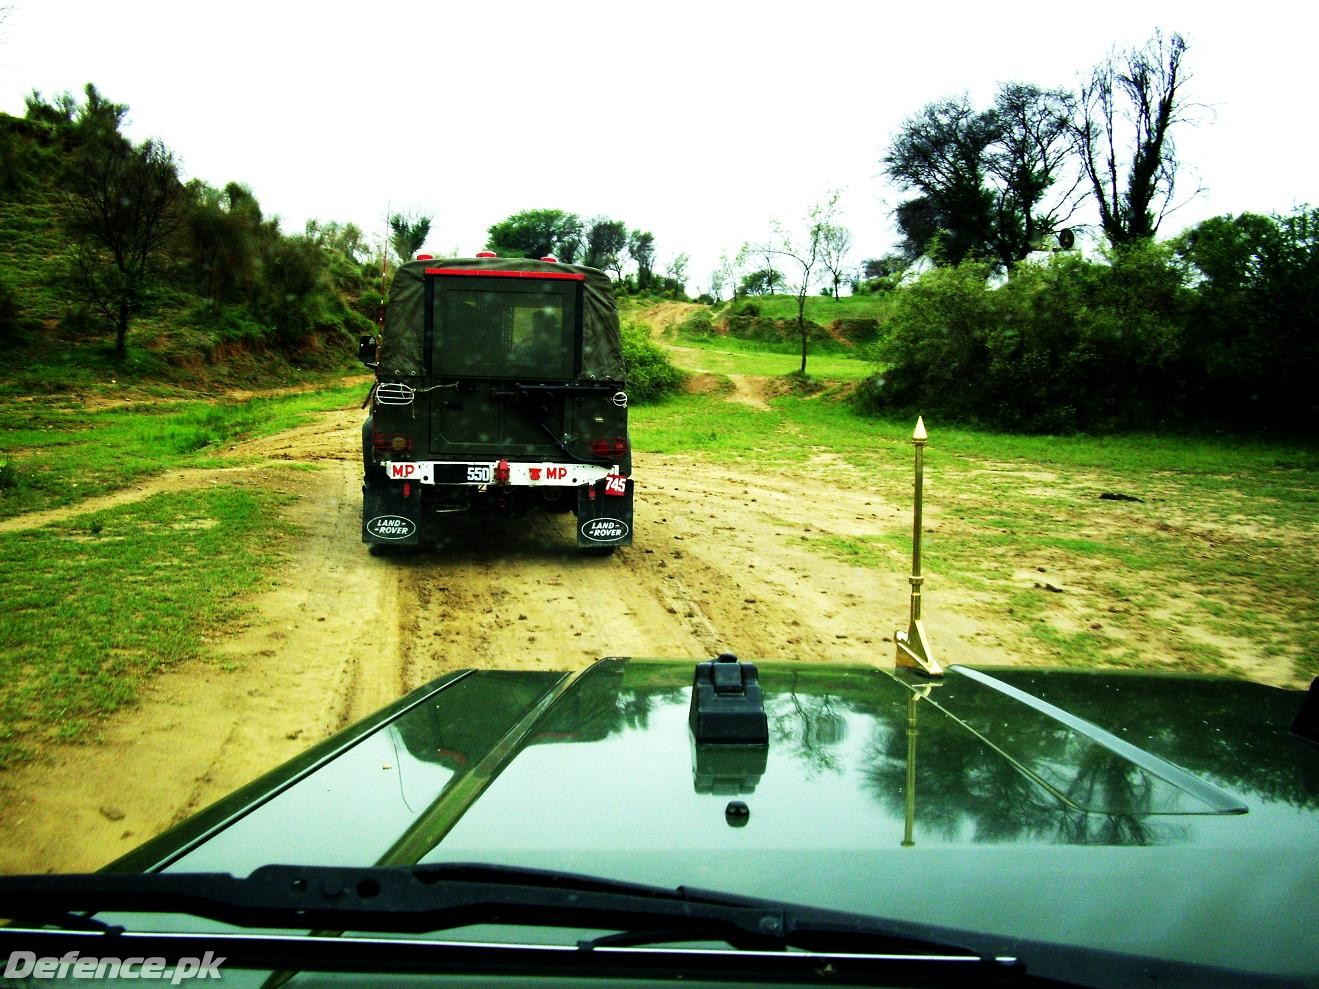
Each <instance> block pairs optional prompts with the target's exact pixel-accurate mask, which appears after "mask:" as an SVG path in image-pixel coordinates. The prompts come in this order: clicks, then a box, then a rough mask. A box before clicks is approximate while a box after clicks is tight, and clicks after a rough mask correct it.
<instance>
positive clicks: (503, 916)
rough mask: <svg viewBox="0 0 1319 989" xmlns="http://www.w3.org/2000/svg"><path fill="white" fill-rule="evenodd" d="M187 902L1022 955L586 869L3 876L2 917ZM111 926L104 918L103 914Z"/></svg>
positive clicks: (300, 922)
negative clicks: (605, 876) (621, 879)
mask: <svg viewBox="0 0 1319 989" xmlns="http://www.w3.org/2000/svg"><path fill="white" fill-rule="evenodd" d="M105 911H131V912H135V913H152V914H164V913H176V914H187V915H190V916H194V917H203V918H207V919H210V920H216V921H221V922H223V923H227V924H233V925H235V926H239V927H259V928H274V929H295V930H308V929H311V930H334V931H348V930H352V931H362V932H391V933H408V934H419V933H433V932H436V931H443V930H449V929H453V928H457V927H466V926H469V925H473V924H482V923H499V924H513V925H527V926H543V927H560V928H573V927H575V928H588V929H594V930H608V931H616V932H619V933H618V934H613V935H605V936H603V937H600V938H598V939H595V940H593V941H584V942H581V943H580V944H579V947H580V948H582V949H585V950H592V949H595V948H603V947H616V946H622V945H639V944H661V943H670V942H681V941H693V940H700V941H724V942H727V943H728V944H729V945H731V946H733V947H734V948H738V949H745V950H771V951H782V950H785V949H787V948H789V947H792V948H797V949H803V950H809V951H857V950H865V951H868V952H875V951H883V952H887V953H902V954H914V955H920V954H940V955H950V954H951V955H960V956H965V957H968V958H980V959H981V960H982V961H985V962H986V963H996V964H1010V963H1011V961H1012V960H1011V959H993V958H992V957H991V955H989V954H987V953H985V952H981V951H978V950H975V949H973V948H970V947H967V946H966V945H965V944H960V943H959V944H953V943H949V942H947V941H944V940H941V939H938V938H936V937H932V936H931V935H930V932H931V931H933V930H934V929H933V928H929V927H926V926H924V925H919V924H908V923H902V922H896V921H886V920H877V919H874V918H869V917H865V916H861V915H853V914H845V913H840V912H836V911H826V910H818V909H815V908H809V907H797V906H792V905H789V904H783V903H776V902H773V901H766V900H756V899H751V898H747V897H737V896H730V895H727V894H722V893H712V892H707V891H702V890H697V889H692V888H690V887H678V888H676V889H665V888H662V887H656V886H645V885H641V884H636V883H627V882H618V881H614V880H606V879H598V878H594V877H590V876H583V875H578V874H575V873H563V872H555V871H550V870H537V869H518V868H509V867H502V866H489V865H467V864H437V865H419V866H408V867H389V868H380V867H373V868H344V867H334V866H328V867H327V866H290V865H267V866H262V867H261V868H259V869H257V870H256V871H255V872H253V873H252V874H251V875H250V876H248V877H246V878H236V877H234V876H231V875H228V874H226V873H150V874H145V875H137V874H119V873H92V874H84V875H52V876H5V877H0V916H6V917H12V918H15V919H17V920H19V921H20V922H22V923H27V924H32V923H37V924H42V923H44V924H51V923H54V924H59V925H61V926H65V927H70V926H75V925H76V926H80V927H83V928H86V927H87V926H89V923H88V919H87V918H86V917H83V916H80V915H82V914H95V913H100V912H105ZM97 926H99V925H97Z"/></svg>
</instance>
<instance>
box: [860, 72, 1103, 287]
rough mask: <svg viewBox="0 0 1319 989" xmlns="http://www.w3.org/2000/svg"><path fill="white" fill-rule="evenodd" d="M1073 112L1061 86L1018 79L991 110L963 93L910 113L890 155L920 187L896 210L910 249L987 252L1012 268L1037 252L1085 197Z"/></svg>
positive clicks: (943, 258)
mask: <svg viewBox="0 0 1319 989" xmlns="http://www.w3.org/2000/svg"><path fill="white" fill-rule="evenodd" d="M1070 111H1071V103H1070V99H1069V98H1068V96H1067V95H1066V94H1065V93H1063V92H1061V91H1059V90H1044V89H1041V88H1039V87H1038V86H1033V85H1028V84H1023V83H1010V84H1005V85H1002V86H1000V87H999V90H998V93H997V96H996V98H995V102H994V106H993V107H992V108H990V109H989V110H984V111H980V110H976V109H975V108H973V107H972V106H971V104H970V101H969V100H968V99H967V97H965V96H962V97H960V98H956V99H945V100H942V101H939V102H936V103H931V104H929V105H928V106H926V107H925V108H924V110H922V111H921V112H920V113H918V114H916V115H915V116H914V117H911V118H910V119H908V120H907V121H906V122H905V123H904V124H903V126H902V128H901V129H900V130H899V132H898V136H897V138H896V139H895V140H894V142H893V146H892V147H891V148H890V150H889V153H888V155H887V156H885V158H884V165H885V168H886V170H887V172H888V174H889V175H890V176H891V177H892V178H893V179H894V180H895V181H897V182H898V183H899V184H900V185H902V186H903V187H904V188H906V189H909V190H913V191H915V192H917V193H919V195H917V196H915V197H913V198H912V199H909V200H906V201H905V202H903V203H901V204H899V206H898V209H897V211H896V212H897V221H898V226H899V229H901V230H902V232H903V236H904V244H903V253H904V254H905V255H906V256H907V257H908V258H909V259H911V260H914V259H916V258H918V257H920V256H921V255H930V256H931V257H934V258H935V259H936V260H937V261H940V262H947V263H949V264H956V263H958V262H960V261H961V260H963V259H964V258H983V259H987V260H992V261H994V262H995V263H996V264H997V265H1000V266H1002V267H1004V268H1008V269H1011V268H1012V267H1013V266H1014V265H1016V263H1017V262H1018V261H1020V260H1021V259H1023V258H1024V257H1026V255H1027V254H1029V253H1030V252H1031V251H1032V250H1035V249H1036V247H1037V245H1038V242H1039V240H1040V239H1041V238H1042V237H1043V236H1044V235H1045V234H1048V233H1051V232H1052V231H1053V230H1055V229H1057V228H1058V226H1059V225H1061V224H1062V223H1063V222H1065V221H1066V219H1068V218H1069V217H1070V216H1071V215H1072V214H1073V213H1075V211H1076V209H1077V207H1078V205H1079V203H1080V201H1081V198H1082V197H1081V195H1080V194H1079V192H1078V190H1079V187H1080V180H1079V178H1077V177H1072V178H1071V180H1070V181H1067V180H1066V178H1065V176H1066V173H1067V171H1068V166H1069V163H1070V161H1071V158H1072V154H1073V129H1072V125H1071V114H1070ZM1055 186H1059V187H1060V189H1059V191H1057V192H1055V191H1054V188H1055Z"/></svg>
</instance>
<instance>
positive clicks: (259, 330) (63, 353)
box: [0, 104, 379, 395]
mask: <svg viewBox="0 0 1319 989" xmlns="http://www.w3.org/2000/svg"><path fill="white" fill-rule="evenodd" d="M98 106H100V104H98ZM75 109H76V112H75ZM92 114H93V111H89V110H87V108H86V107H83V108H76V105H75V106H74V107H70V106H69V105H64V104H61V105H60V106H59V107H51V106H49V105H45V106H44V107H43V106H38V107H36V109H34V110H30V111H29V116H28V118H14V117H10V116H7V115H4V114H0V166H3V167H0V173H3V174H0V390H3V391H5V392H9V393H11V394H34V395H41V394H49V393H72V394H101V393H105V392H110V393H114V392H115V391H116V390H118V389H120V388H122V387H123V386H125V385H127V384H133V385H135V386H138V387H144V388H148V389H149V390H151V391H153V392H156V393H166V394H169V393H195V392H196V391H198V390H203V391H205V390H218V389H222V388H226V387H236V386H244V387H279V386H285V385H288V384H290V383H294V382H298V381H303V380H307V379H309V378H315V377H316V376H317V375H323V374H324V372H327V371H339V370H344V369H347V368H349V367H351V363H352V358H353V356H354V355H355V339H356V335H357V333H358V332H359V331H368V330H369V329H370V328H371V323H370V321H369V320H368V319H366V318H365V317H364V315H363V312H362V309H363V298H362V297H363V296H369V295H370V294H371V293H370V292H369V289H370V288H371V287H372V286H371V282H372V281H373V279H371V278H370V275H371V273H372V272H374V273H375V274H376V275H377V278H378V271H379V268H378V265H363V264H362V263H361V262H360V261H359V260H357V258H356V257H354V254H355V253H356V252H358V251H360V250H361V248H360V244H356V243H354V244H352V245H351V246H350V249H348V250H344V249H342V245H341V244H339V243H335V242H333V241H331V240H330V239H329V238H327V237H326V236H325V233H326V230H327V229H328V231H329V232H330V233H334V234H338V233H339V232H340V231H341V229H342V228H339V227H338V226H337V225H333V224H331V225H328V228H321V229H320V231H319V236H318V238H315V239H314V238H313V237H311V236H299V237H287V236H285V235H283V234H282V233H281V232H280V231H279V229H278V225H277V223H276V222H275V221H272V220H265V219H264V218H263V217H262V216H261V212H260V208H259V206H257V205H256V203H255V200H254V199H252V198H251V196H250V193H247V192H246V190H245V189H243V187H241V186H237V185H232V184H231V186H229V187H227V188H226V190H224V191H223V192H222V191H219V190H215V189H212V188H210V187H208V186H206V185H205V184H204V183H199V182H192V183H189V184H188V186H186V187H184V186H181V185H179V184H178V180H177V178H173V179H172V181H173V182H174V189H175V197H176V202H177V210H176V215H175V226H174V227H173V228H172V233H171V235H170V237H169V238H168V239H167V240H164V241H162V243H161V245H160V247H159V249H158V251H157V253H156V254H155V255H153V257H152V262H151V264H150V266H149V269H150V271H149V278H148V279H147V281H146V283H145V286H144V291H143V292H142V293H141V296H140V300H141V301H140V305H137V306H136V307H135V309H134V312H133V316H132V318H131V321H130V324H129V332H128V336H127V338H126V343H127V346H126V350H125V353H124V354H122V355H115V354H114V353H113V348H112V346H111V344H112V343H113V340H114V326H113V324H112V323H110V322H109V321H108V320H107V317H106V315H105V314H104V312H103V311H102V310H103V308H104V307H103V306H99V305H98V300H97V297H96V296H97V293H96V292H95V291H93V290H92V289H91V287H90V285H89V281H88V278H87V277H86V276H87V274H88V273H89V272H95V273H96V274H97V275H98V278H99V280H100V287H101V288H104V286H105V285H107V284H109V285H111V286H113V285H114V280H115V279H116V278H117V277H119V273H118V272H117V271H116V269H115V267H114V265H113V264H112V263H111V260H112V258H113V255H112V254H111V252H110V251H109V250H108V249H106V248H105V246H104V244H102V243H99V242H96V241H95V240H90V239H88V238H87V236H86V235H85V234H84V235H79V234H77V233H76V232H75V228H74V227H73V225H72V223H71V216H72V212H71V203H72V202H73V200H74V198H75V193H74V192H73V191H71V185H70V175H71V170H72V169H74V168H75V167H76V163H77V162H78V161H80V160H81V159H80V158H79V157H78V155H79V154H80V153H81V151H80V149H82V151H85V148H86V147H87V146H90V145H91V144H93V143H94V142H95V141H101V142H102V144H105V145H106V146H109V147H111V148H112V149H114V150H112V153H115V154H121V155H128V156H131V155H132V154H133V153H134V150H133V149H132V148H131V147H130V146H129V145H128V144H127V142H126V141H123V139H122V138H120V137H119V136H118V134H117V132H116V131H114V130H110V132H109V133H110V135H111V136H110V137H106V136H105V130H104V127H103V128H102V130H101V131H98V132H97V134H98V135H99V136H95V135H94V136H91V137H89V136H88V133H85V132H90V126H91V125H90V124H89V123H88V122H87V120H86V119H84V117H85V116H87V117H90V116H92ZM116 142H117V143H116ZM171 174H173V173H171ZM220 248H222V249H223V251H221V250H220ZM358 256H360V255H358ZM217 273H223V274H224V276H225V277H224V278H223V279H220V278H217ZM376 295H377V296H378V291H377V292H376ZM111 308H112V307H111Z"/></svg>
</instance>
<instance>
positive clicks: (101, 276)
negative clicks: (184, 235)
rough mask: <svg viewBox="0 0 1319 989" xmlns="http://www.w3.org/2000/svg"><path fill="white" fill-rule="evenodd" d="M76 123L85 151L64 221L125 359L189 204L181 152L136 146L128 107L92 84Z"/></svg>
mask: <svg viewBox="0 0 1319 989" xmlns="http://www.w3.org/2000/svg"><path fill="white" fill-rule="evenodd" d="M86 94H87V100H86V102H85V103H84V104H83V105H82V106H81V107H80V108H79V111H78V114H77V116H76V118H75V121H74V127H75V132H76V136H77V139H78V142H79V149H78V151H77V153H76V155H75V159H74V167H73V168H71V169H70V170H69V176H68V179H67V182H68V191H67V194H66V196H65V201H64V225H65V228H66V229H67V231H68V233H69V235H70V237H71V239H72V240H73V242H74V244H75V245H76V248H75V249H76V252H77V260H78V271H79V274H80V276H81V278H82V280H83V288H84V290H85V292H86V294H87V297H88V299H89V300H90V301H91V302H92V303H93V304H94V305H95V306H96V308H97V310H98V311H99V312H100V314H101V315H102V316H103V317H105V319H106V320H107V321H109V322H110V323H111V325H112V326H113V327H114V333H115V346H114V352H115V355H116V356H117V357H121V358H122V357H123V356H124V355H125V353H126V352H127V339H128V327H129V323H130V322H131V321H132V319H133V317H134V316H135V315H137V313H138V312H139V311H140V310H141V308H142V306H143V305H144V304H145V303H146V301H147V294H148V290H149V287H150V283H151V281H152V279H153V276H155V275H156V273H157V272H158V270H159V267H160V263H161V261H162V258H163V255H164V251H165V246H166V244H167V242H168V241H169V240H170V239H171V238H172V237H173V236H174V234H175V232H176V231H177V230H178V229H179V228H180V226H181V225H182V223H183V219H184V207H185V205H186V202H187V197H186V194H185V192H184V190H183V186H182V185H181V184H180V182H179V177H178V168H177V166H176V165H175V162H174V156H173V154H172V153H171V152H170V151H169V149H168V148H166V147H165V146H164V145H163V144H161V143H160V142H158V141H146V142H145V143H143V144H141V145H139V146H138V147H133V146H131V145H130V144H129V143H128V141H127V140H125V139H124V137H123V136H122V135H121V134H120V133H119V130H118V127H119V123H120V121H122V119H123V117H124V114H125V113H126V111H127V107H124V106H122V105H120V104H115V103H110V102H108V101H106V100H104V99H103V98H101V96H100V94H99V93H97V92H96V89H95V87H94V86H91V85H90V84H89V85H88V86H87V89H86Z"/></svg>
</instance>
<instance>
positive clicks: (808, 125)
mask: <svg viewBox="0 0 1319 989" xmlns="http://www.w3.org/2000/svg"><path fill="white" fill-rule="evenodd" d="M5 6H8V7H9V8H10V10H9V14H8V18H7V19H6V21H5V23H4V24H3V25H0V111H4V112H6V113H10V114H13V115H18V116H21V115H22V114H23V112H24V105H23V97H24V96H25V95H26V94H28V93H30V92H31V91H32V90H34V89H36V90H39V91H40V92H42V93H43V94H44V95H45V96H47V97H48V98H49V97H52V96H55V95H57V94H59V93H62V92H64V91H70V92H73V93H74V94H76V95H79V96H80V95H81V91H82V87H83V85H84V84H85V83H87V82H93V83H95V84H96V86H97V87H98V88H99V89H100V91H101V92H102V94H103V95H105V96H106V97H107V98H109V99H112V100H115V101H116V102H120V103H126V104H128V106H129V107H130V111H129V126H128V128H127V131H128V133H129V136H130V137H132V138H133V139H134V140H142V139H145V138H148V137H158V138H161V139H162V140H163V141H164V142H165V143H166V144H167V145H168V146H169V147H170V148H172V149H173V150H174V152H175V153H176V155H177V157H178V158H179V159H180V161H181V162H182V165H183V171H184V174H185V177H186V178H194V177H195V178H201V179H203V180H205V181H207V182H209V183H211V184H212V185H216V186H223V185H224V184H226V183H227V182H230V181H238V182H242V183H244V184H246V185H248V186H249V187H250V188H251V189H252V190H253V192H254V193H255V194H256V196H257V198H258V200H259V201H260V203H261V206H262V208H263V209H264V210H265V212H266V214H267V215H278V216H279V217H280V218H281V221H282V226H283V229H284V230H285V231H286V232H290V233H296V232H300V231H301V230H302V229H303V226H304V224H305V222H306V220H307V219H309V218H317V219H321V220H338V221H341V222H347V221H352V222H354V223H356V224H358V225H359V226H360V227H362V228H363V230H364V231H366V232H367V233H368V235H371V236H372V237H373V238H379V237H381V236H382V235H383V233H384V217H385V215H386V211H387V210H389V209H394V210H398V209H411V210H420V211H424V212H426V213H430V214H432V215H433V216H434V221H433V224H432V234H431V237H430V240H429V242H428V243H427V245H426V246H427V249H428V250H431V251H433V252H435V253H440V254H448V253H458V254H470V253H472V252H474V251H476V250H478V249H480V248H481V247H482V246H483V244H484V241H485V235H486V230H487V228H488V227H489V226H490V225H491V224H493V223H495V222H497V221H499V220H501V219H503V218H505V217H507V216H509V215H510V214H512V213H514V212H517V211H519V210H523V209H536V208H555V209H563V210H568V211H571V212H575V213H578V214H579V215H581V216H582V217H583V218H589V217H591V216H594V215H596V214H605V215H608V216H610V217H612V218H615V219H619V220H623V221H624V222H626V223H627V224H628V225H629V226H630V227H633V228H641V229H646V230H650V231H652V232H653V233H654V234H655V240H656V247H657V250H658V255H659V264H660V267H663V266H664V265H665V264H666V263H667V261H668V260H669V259H670V258H672V256H673V255H675V254H677V253H679V252H687V253H688V254H690V255H691V264H690V267H689V275H690V279H689V282H688V289H689V291H693V292H695V291H699V290H701V289H703V288H705V287H706V286H707V285H708V279H709V273H710V271H711V270H712V269H713V268H714V266H715V265H716V264H717V263H718V259H719V255H720V253H721V252H725V251H726V252H728V253H729V255H730V256H731V255H732V254H734V253H735V252H736V251H737V249H738V247H739V246H740V245H741V244H742V243H744V242H746V241H757V240H762V239H764V237H765V236H766V235H767V233H768V230H769V226H770V221H771V219H772V218H777V219H779V220H781V221H782V222H784V223H785V224H789V225H790V224H792V223H794V222H796V221H799V220H800V219H801V217H802V216H803V215H804V214H805V212H806V210H807V209H808V208H809V207H810V206H811V204H812V203H814V202H817V201H818V200H820V199H821V198H823V196H824V195H825V194H826V192H827V191H828V190H829V189H832V188H840V189H843V190H844V196H843V200H842V205H843V218H842V219H843V222H844V224H845V225H847V226H848V227H849V228H850V229H851V230H852V232H853V235H854V237H855V242H856V247H855V250H854V252H853V260H854V261H857V262H859V261H860V260H861V259H862V258H865V257H873V256H878V255H880V254H884V253H887V252H888V251H889V250H891V249H892V247H893V244H894V242H895V237H894V234H893V228H892V222H891V216H890V214H891V210H892V208H893V206H894V205H895V204H896V203H897V201H898V200H899V199H900V198H901V197H900V193H899V192H898V191H896V190H894V189H893V188H891V187H890V186H888V185H887V183H886V182H885V181H884V180H883V178H882V176H881V174H880V165H879V161H880V159H881V158H882V156H883V154H884V153H885V151H886V149H887V147H888V144H889V141H890V139H891V138H892V136H893V134H894V133H895V132H896V130H897V128H898V127H899V126H900V125H901V123H902V121H903V120H904V119H905V118H906V117H908V116H910V115H912V114H913V113H915V112H917V111H918V110H919V109H920V108H921V107H923V106H924V105H925V104H927V103H929V102H931V101H933V100H936V99H939V98H942V97H945V96H951V95H957V94H960V93H963V92H966V93H969V94H970V95H971V97H972V99H973V100H974V101H975V102H976V103H977V104H979V105H985V104H987V103H988V101H989V100H990V99H991V98H992V95H993V92H994V89H995V87H996V85H997V84H998V83H1000V82H1006V81H1024V82H1032V83H1036V84H1039V85H1041V86H1063V87H1068V88H1072V87H1074V86H1075V85H1076V83H1077V82H1078V80H1079V78H1080V76H1081V75H1082V74H1084V73H1085V72H1086V71H1087V70H1088V69H1089V67H1090V66H1092V65H1093V64H1094V63H1095V62H1097V61H1099V60H1100V59H1101V58H1103V57H1104V55H1105V54H1106V53H1107V52H1108V51H1109V49H1110V48H1111V47H1113V46H1114V45H1116V46H1118V47H1130V46H1133V45H1139V44H1142V43H1143V42H1144V41H1145V40H1146V39H1147V38H1148V37H1149V36H1150V34H1151V32H1152V31H1153V30H1154V29H1155V28H1156V27H1158V28H1162V29H1163V30H1164V31H1165V32H1171V31H1177V32H1180V33H1181V34H1182V35H1183V36H1184V37H1185V38H1186V40H1187V42H1188V44H1189V45H1190V49H1189V52H1188V54H1187V57H1186V62H1185V64H1186V66H1187V67H1188V68H1189V70H1190V73H1191V75H1192V77H1193V78H1192V80H1191V82H1190V84H1189V85H1188V87H1187V89H1186V95H1187V98H1188V99H1190V100H1192V101H1195V102H1196V103H1199V104H1202V105H1203V107H1204V109H1203V111H1202V112H1201V113H1200V114H1199V116H1200V118H1201V120H1202V123H1201V125H1200V126H1198V127H1195V128H1192V127H1185V126H1184V127H1182V128H1181V130H1180V132H1179V133H1178V134H1177V135H1176V137H1177V141H1178V147H1179V149H1180V153H1181V158H1182V160H1183V162H1184V171H1183V173H1182V174H1181V176H1180V182H1181V184H1182V186H1183V188H1184V189H1185V190H1186V191H1188V192H1189V191H1190V190H1192V189H1194V188H1195V187H1196V185H1202V186H1204V187H1205V188H1206V190H1207V191H1206V192H1205V193H1204V194H1202V195H1201V196H1199V197H1198V198H1197V199H1195V200H1193V201H1192V202H1191V203H1189V204H1188V205H1187V206H1185V207H1184V208H1183V209H1182V210H1181V211H1180V212H1179V213H1177V214H1175V215H1174V216H1173V217H1172V218H1171V219H1170V220H1169V221H1168V222H1167V223H1166V224H1165V227H1164V231H1163V232H1164V233H1175V232H1176V231H1177V230H1179V229H1182V228H1183V227H1185V226H1188V225H1190V224H1192V223H1194V222H1197V221H1199V220H1201V219H1204V218H1205V217H1207V216H1212V215H1217V214H1220V213H1239V212H1243V211H1247V210H1249V211H1253V212H1261V213H1269V212H1283V213H1285V212H1289V211H1290V210H1291V209H1292V208H1293V206H1294V205H1297V204H1307V203H1308V204H1319V168H1316V163H1315V154H1316V151H1317V150H1319V142H1317V141H1316V137H1315V132H1316V125H1315V112H1314V98H1315V95H1316V89H1317V88H1319V87H1316V85H1315V83H1314V71H1315V66H1314V39H1315V37H1316V28H1317V27H1319V7H1310V6H1309V5H1308V4H1283V3H1276V2H1272V0H1255V2H1252V3H1249V4H1245V3H1233V4H1219V3H1212V2H1204V0H1200V2H1194V3H1187V2H1180V0H1175V2H1169V0H1161V2H1149V0H1145V2H1141V3H1130V2H1124V0H1123V2H1109V3H1095V4H1071V3H1060V2H1058V0H1053V2H1049V3H1038V2H1033V0H1032V2H1018V3H1015V4H994V5H990V4H984V3H961V2H954V0H945V2H943V3H917V4H910V3H908V4H901V5H898V4H889V3H881V2H873V3H861V2H844V0H814V2H808V3H802V2H793V3H778V2H765V0H762V2H758V3H743V2H721V0H704V2H689V0H664V2H657V3H650V4H641V3H629V2H626V0H613V2H590V3H588V2H572V0H563V2H560V3H552V2H546V0H538V2H524V0H499V2H491V0H486V2H481V0H463V2H451V0H427V2H413V3H408V4H401V3H393V2H388V0H377V2H376V3H363V2H361V0H356V2H352V3H343V2H338V0H321V2H317V3H308V2H302V0H263V2H251V0H223V2H221V3H199V2H187V0H163V2H146V0H143V2H135V0H116V2H113V3H109V2H106V0H95V2H92V0H0V8H3V7H5Z"/></svg>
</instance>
